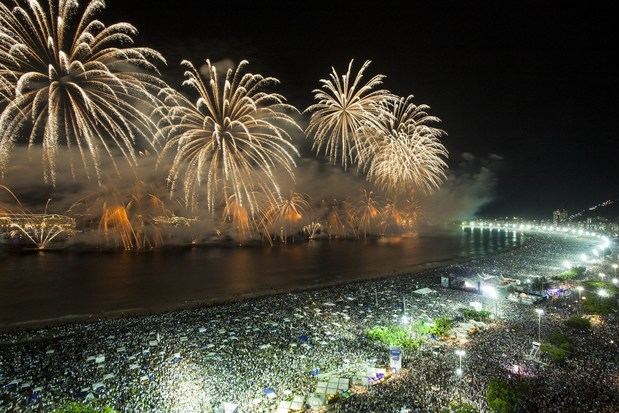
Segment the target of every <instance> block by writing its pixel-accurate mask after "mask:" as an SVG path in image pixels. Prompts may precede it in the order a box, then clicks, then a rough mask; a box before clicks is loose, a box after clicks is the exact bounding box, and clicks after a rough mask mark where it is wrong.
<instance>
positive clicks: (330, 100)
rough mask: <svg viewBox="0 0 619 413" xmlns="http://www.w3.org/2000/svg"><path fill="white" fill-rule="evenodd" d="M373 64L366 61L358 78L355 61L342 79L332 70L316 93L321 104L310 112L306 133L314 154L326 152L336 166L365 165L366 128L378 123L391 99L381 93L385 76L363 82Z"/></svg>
mask: <svg viewBox="0 0 619 413" xmlns="http://www.w3.org/2000/svg"><path fill="white" fill-rule="evenodd" d="M370 63H371V62H370V61H369V60H368V61H366V62H365V63H364V64H363V66H361V69H359V71H358V72H357V74H356V75H354V77H353V74H352V66H353V61H352V60H351V61H350V63H349V65H348V71H347V72H346V74H345V75H342V76H341V77H340V76H339V75H338V73H337V72H336V71H335V69H334V68H332V69H331V74H330V75H329V79H321V80H320V83H321V84H322V88H321V89H316V90H314V92H313V93H314V100H316V101H317V102H316V103H314V104H313V105H311V106H310V107H309V108H307V110H306V112H311V118H310V122H309V125H308V127H307V129H306V133H307V135H308V136H311V137H312V138H313V141H314V143H313V147H314V150H315V151H316V153H321V152H323V153H324V155H325V156H327V157H328V158H329V159H330V160H331V161H332V162H333V163H336V162H340V163H341V164H342V166H343V167H344V169H346V168H348V166H351V165H353V164H355V163H356V162H360V161H363V159H362V157H363V155H364V154H365V152H361V151H359V148H360V147H361V146H365V144H364V142H362V139H364V138H365V136H364V135H363V134H360V133H359V132H360V130H361V128H362V127H363V126H364V125H368V124H374V123H375V122H376V120H377V117H378V115H379V111H380V104H381V103H382V102H383V101H384V100H389V99H390V97H391V94H390V93H389V92H388V91H386V90H383V89H377V88H378V87H379V86H380V85H381V84H382V81H383V79H384V78H385V76H383V75H376V76H373V77H372V78H370V79H369V80H368V81H367V82H364V81H363V77H364V72H365V70H366V69H367V68H368V66H369V65H370Z"/></svg>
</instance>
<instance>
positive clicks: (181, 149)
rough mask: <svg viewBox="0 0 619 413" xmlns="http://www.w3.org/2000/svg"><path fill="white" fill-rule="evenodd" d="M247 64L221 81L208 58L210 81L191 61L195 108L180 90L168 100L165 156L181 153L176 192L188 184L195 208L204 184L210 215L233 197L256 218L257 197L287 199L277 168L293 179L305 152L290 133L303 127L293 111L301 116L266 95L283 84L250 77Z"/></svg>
mask: <svg viewBox="0 0 619 413" xmlns="http://www.w3.org/2000/svg"><path fill="white" fill-rule="evenodd" d="M247 64H248V63H247V62H246V61H242V62H241V63H240V64H239V65H238V67H237V68H236V70H228V71H227V73H226V75H225V77H224V78H223V81H222V79H220V78H218V74H217V69H216V68H215V66H214V65H212V64H211V62H210V61H208V60H207V61H206V68H207V71H208V76H207V79H206V81H205V80H204V79H203V78H202V76H201V75H200V73H199V72H198V71H197V70H196V69H195V68H194V66H193V65H192V64H191V63H189V62H187V61H184V62H183V65H184V66H186V67H187V72H186V73H185V75H186V77H187V79H186V80H185V82H184V84H185V85H187V86H189V87H190V88H192V89H193V90H194V91H195V92H197V94H198V99H197V101H196V103H195V104H193V103H191V102H190V101H188V100H187V99H185V98H184V97H182V96H180V95H179V94H177V93H174V92H171V93H169V95H168V96H167V98H166V99H165V100H166V107H164V108H162V111H161V112H162V113H165V114H166V116H164V117H163V118H162V122H163V124H162V126H161V137H162V139H165V140H166V142H165V145H164V149H163V151H162V157H163V156H164V155H165V154H167V153H169V152H174V153H175V155H174V158H173V163H172V167H171V169H170V172H169V175H168V180H169V182H170V185H171V190H172V192H175V191H176V190H177V188H178V186H182V188H183V190H184V196H185V203H186V205H187V206H188V207H191V208H193V209H195V208H196V207H197V204H198V201H199V199H200V196H199V188H200V186H201V185H202V183H205V185H206V198H207V203H208V210H209V211H211V212H212V211H213V210H214V208H215V205H216V204H217V203H218V202H219V201H221V200H223V201H224V202H227V200H228V199H229V198H230V197H234V202H235V203H236V204H238V206H239V207H242V208H248V209H249V214H250V215H254V214H255V213H256V212H257V211H256V209H257V205H256V203H257V200H256V197H255V194H256V193H262V194H265V195H266V196H268V197H271V198H274V199H278V198H279V197H280V191H279V185H278V182H277V179H276V176H275V170H283V171H284V172H285V173H286V174H287V175H288V176H290V177H293V176H294V168H295V167H296V164H295V157H296V156H298V155H299V154H298V151H297V149H296V148H295V147H294V146H293V145H292V143H291V140H292V138H291V136H290V133H289V130H290V129H299V130H300V128H299V126H298V125H297V123H296V122H295V120H294V119H293V118H292V117H291V116H290V114H289V113H295V112H296V113H298V112H297V111H296V109H295V108H294V107H293V106H291V105H288V104H286V103H285V99H284V97H283V96H281V95H279V94H276V93H268V92H265V91H264V90H265V89H266V88H267V87H268V86H269V85H271V84H277V83H278V80H277V79H274V78H271V77H263V76H262V75H259V74H252V73H245V74H243V69H244V68H245V66H246V65H247ZM179 181H180V183H179Z"/></svg>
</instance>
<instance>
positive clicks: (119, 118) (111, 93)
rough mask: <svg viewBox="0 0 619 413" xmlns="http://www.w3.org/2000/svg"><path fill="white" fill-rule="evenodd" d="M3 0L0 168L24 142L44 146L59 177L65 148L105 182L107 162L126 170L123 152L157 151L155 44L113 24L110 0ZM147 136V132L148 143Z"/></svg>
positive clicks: (50, 175) (51, 171) (50, 173)
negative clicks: (144, 43) (139, 43)
mask: <svg viewBox="0 0 619 413" xmlns="http://www.w3.org/2000/svg"><path fill="white" fill-rule="evenodd" d="M13 2H14V4H15V6H14V7H13V8H9V7H8V6H6V5H4V4H2V3H0V107H1V104H2V101H4V102H7V103H6V107H5V108H4V110H3V112H2V115H1V116H0V172H2V171H4V170H5V169H6V168H7V166H8V160H9V155H10V152H11V150H12V148H13V146H14V145H15V144H16V142H17V141H18V139H19V138H20V137H22V136H24V137H27V139H26V140H27V144H28V145H29V146H32V145H35V144H36V143H38V142H40V143H41V144H42V153H43V165H44V171H45V172H44V177H45V180H46V181H47V182H51V183H54V182H55V179H56V163H57V159H58V155H59V147H60V146H61V145H65V146H66V147H67V148H68V152H69V154H70V166H71V171H72V173H73V175H74V177H75V173H76V172H75V168H76V165H75V164H74V160H75V162H77V163H81V165H82V168H83V170H84V171H85V173H86V175H87V176H88V177H90V175H91V173H92V171H93V170H94V172H95V176H96V178H97V180H98V181H99V182H100V181H101V178H102V173H103V171H102V161H103V160H104V158H108V159H110V160H111V163H112V165H113V168H114V169H115V170H116V172H118V166H117V164H116V159H117V158H118V157H119V156H120V157H121V158H124V159H125V160H126V161H127V162H129V164H131V165H134V164H135V163H136V160H137V158H136V146H138V145H145V146H146V147H147V148H148V147H152V137H153V132H154V123H153V122H152V121H151V118H150V112H151V111H152V109H153V108H154V107H156V99H155V97H154V96H155V94H156V93H157V92H158V91H159V89H160V88H161V87H162V86H163V82H162V81H161V80H160V79H159V77H158V72H157V69H156V67H155V65H156V64H158V63H164V59H163V57H162V56H161V55H160V54H159V53H158V52H156V51H154V50H153V49H149V48H145V47H133V37H134V36H135V35H136V33H137V30H136V29H135V27H133V26H132V25H131V24H129V23H115V24H112V25H109V26H106V25H104V24H103V23H102V22H101V21H99V20H97V19H96V15H97V14H98V13H100V12H101V11H102V10H103V9H104V8H105V3H104V1H102V0H91V1H90V2H88V3H87V4H86V6H85V7H82V6H80V5H79V3H78V2H77V1H75V0H48V1H42V2H39V1H36V0H13ZM138 137H145V138H146V139H145V142H139V141H138Z"/></svg>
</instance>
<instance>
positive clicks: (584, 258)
mask: <svg viewBox="0 0 619 413" xmlns="http://www.w3.org/2000/svg"><path fill="white" fill-rule="evenodd" d="M588 259H589V257H587V254H580V260H581V261H582V262H587V260H588Z"/></svg>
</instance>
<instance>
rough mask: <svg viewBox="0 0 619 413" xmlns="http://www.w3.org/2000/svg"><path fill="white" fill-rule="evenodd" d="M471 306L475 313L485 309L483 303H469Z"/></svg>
mask: <svg viewBox="0 0 619 413" xmlns="http://www.w3.org/2000/svg"><path fill="white" fill-rule="evenodd" d="M469 305H470V306H471V307H472V308H473V310H475V311H481V309H482V308H483V305H482V303H480V302H479V301H473V302H471V303H469Z"/></svg>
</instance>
